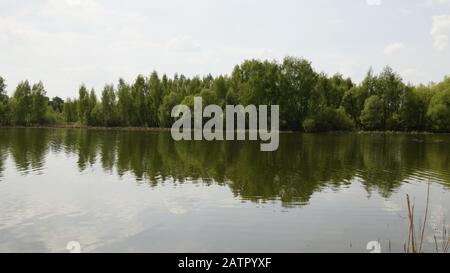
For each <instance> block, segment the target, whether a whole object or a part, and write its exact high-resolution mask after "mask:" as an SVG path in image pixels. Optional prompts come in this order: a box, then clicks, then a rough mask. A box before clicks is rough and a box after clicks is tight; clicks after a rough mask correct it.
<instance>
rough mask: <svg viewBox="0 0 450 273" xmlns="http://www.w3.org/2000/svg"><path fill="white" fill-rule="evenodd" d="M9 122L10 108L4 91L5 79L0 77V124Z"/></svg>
mask: <svg viewBox="0 0 450 273" xmlns="http://www.w3.org/2000/svg"><path fill="white" fill-rule="evenodd" d="M9 123H10V109H9V98H8V94H7V93H6V84H5V80H4V79H3V78H2V77H0V125H9Z"/></svg>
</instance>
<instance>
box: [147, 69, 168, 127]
mask: <svg viewBox="0 0 450 273" xmlns="http://www.w3.org/2000/svg"><path fill="white" fill-rule="evenodd" d="M149 90H150V98H151V100H149V106H148V107H149V108H150V112H151V113H150V116H151V117H150V119H149V120H150V124H149V125H150V126H152V127H159V126H160V123H159V119H158V109H159V107H160V106H161V103H162V100H163V97H164V92H163V91H164V90H163V86H162V84H161V81H160V79H159V77H158V73H156V71H153V73H152V74H151V76H150V80H149Z"/></svg>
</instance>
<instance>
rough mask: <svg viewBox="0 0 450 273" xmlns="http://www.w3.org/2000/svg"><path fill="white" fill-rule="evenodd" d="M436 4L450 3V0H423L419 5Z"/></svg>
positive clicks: (428, 5)
mask: <svg viewBox="0 0 450 273" xmlns="http://www.w3.org/2000/svg"><path fill="white" fill-rule="evenodd" d="M434 5H450V0H421V1H420V2H419V4H418V6H419V7H430V6H434Z"/></svg>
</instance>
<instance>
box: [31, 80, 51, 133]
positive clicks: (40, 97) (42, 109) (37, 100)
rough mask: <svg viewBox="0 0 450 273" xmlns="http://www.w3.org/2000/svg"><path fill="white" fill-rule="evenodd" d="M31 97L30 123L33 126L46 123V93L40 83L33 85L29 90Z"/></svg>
mask: <svg viewBox="0 0 450 273" xmlns="http://www.w3.org/2000/svg"><path fill="white" fill-rule="evenodd" d="M31 97H32V108H31V122H32V123H35V124H44V123H46V114H47V107H48V98H47V97H46V91H45V88H44V84H43V83H42V82H39V83H37V84H34V85H33V87H32V89H31Z"/></svg>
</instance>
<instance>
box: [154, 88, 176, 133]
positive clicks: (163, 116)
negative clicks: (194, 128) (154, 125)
mask: <svg viewBox="0 0 450 273" xmlns="http://www.w3.org/2000/svg"><path fill="white" fill-rule="evenodd" d="M180 101H181V97H180V95H179V94H177V93H176V92H170V93H169V94H168V95H167V96H165V97H164V99H163V102H162V104H161V106H160V107H159V122H160V124H161V125H162V126H163V127H166V128H169V127H171V126H172V124H173V122H174V119H173V118H172V109H173V108H174V107H175V106H176V105H178V104H179V103H180Z"/></svg>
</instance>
